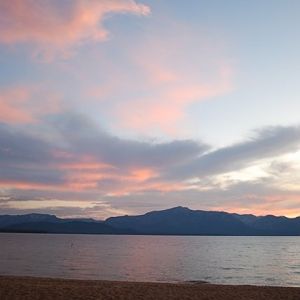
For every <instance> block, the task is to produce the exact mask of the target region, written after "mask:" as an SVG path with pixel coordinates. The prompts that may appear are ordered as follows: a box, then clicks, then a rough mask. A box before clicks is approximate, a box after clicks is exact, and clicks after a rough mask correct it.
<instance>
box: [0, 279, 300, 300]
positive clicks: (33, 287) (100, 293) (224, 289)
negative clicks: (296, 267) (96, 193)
mask: <svg viewBox="0 0 300 300" xmlns="http://www.w3.org/2000/svg"><path fill="white" fill-rule="evenodd" d="M0 299H1V300H19V299H20V300H21V299H22V300H37V299H39V300H47V299H55V300H71V299H76V300H77V299H78V300H81V299H82V300H89V299H90V300H92V299H98V300H100V299H101V300H102V299H105V300H113V299H120V300H121V299H122V300H127V299H128V300H129V299H134V300H136V299H149V300H160V299H189V300H192V299H199V300H202V299H203V300H204V299H205V300H219V299H220V300H227V299H228V300H235V299H236V300H250V299H251V300H252V299H253V300H259V299H266V300H273V299H274V300H275V299H284V300H293V299H295V300H299V299H300V288H292V287H258V286H232V285H213V284H190V283H176V284H173V283H140V282H116V281H91V280H66V279H48V278H32V277H8V276H0Z"/></svg>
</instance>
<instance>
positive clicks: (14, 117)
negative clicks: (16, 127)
mask: <svg viewBox="0 0 300 300" xmlns="http://www.w3.org/2000/svg"><path fill="white" fill-rule="evenodd" d="M59 110H60V97H59V96H58V95H57V94H55V93H51V92H49V91H44V90H43V89H41V88H35V87H31V86H15V87H10V88H3V89H0V122H4V123H32V122H35V121H36V120H37V119H38V118H39V117H40V116H43V115H46V114H51V113H55V112H58V111H59Z"/></svg>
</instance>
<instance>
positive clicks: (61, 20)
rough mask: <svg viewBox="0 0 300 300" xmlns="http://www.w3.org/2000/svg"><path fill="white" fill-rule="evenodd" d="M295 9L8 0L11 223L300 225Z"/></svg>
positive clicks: (6, 142)
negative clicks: (291, 220)
mask: <svg viewBox="0 0 300 300" xmlns="http://www.w3.org/2000/svg"><path fill="white" fill-rule="evenodd" d="M299 10H300V2H299V1H298V0H284V1H283V0H267V1H260V0H252V1H244V0H226V1H223V0H188V1H180V0H172V1H171V0H166V1H159V0H9V1H7V0H0V214H25V213H50V214H55V215H57V216H60V217H93V218H96V219H105V218H107V217H109V216H115V215H123V214H141V213H145V212H147V211H151V210H160V209H165V208H169V207H174V206H179V205H180V206H186V207H189V208H191V209H202V210H218V211H219V210H222V211H227V212H237V213H253V214H256V215H267V214H274V215H285V216H288V217H295V216H300V118H299V111H300V84H299V78H300V67H299V66H300V56H299V53H300V40H299V34H300V19H299Z"/></svg>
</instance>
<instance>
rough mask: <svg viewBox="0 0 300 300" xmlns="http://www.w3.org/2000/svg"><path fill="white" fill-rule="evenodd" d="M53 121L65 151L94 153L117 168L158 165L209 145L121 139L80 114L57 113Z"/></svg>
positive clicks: (185, 158) (184, 157)
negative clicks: (57, 115) (58, 114)
mask: <svg viewBox="0 0 300 300" xmlns="http://www.w3.org/2000/svg"><path fill="white" fill-rule="evenodd" d="M52 123H53V126H54V127H55V128H56V130H57V131H58V133H59V134H60V135H61V137H62V140H64V142H65V143H66V145H67V148H68V150H71V151H73V152H74V153H76V154H89V155H93V156H94V157H96V158H98V159H99V160H100V161H104V162H106V163H108V164H112V165H116V166H119V167H123V166H125V167H126V166H127V167H128V166H135V167H143V166H145V167H146V166H148V167H154V168H155V167H158V168H161V167H163V166H167V165H174V164H175V165H176V164H178V163H183V162H185V161H188V160H191V159H192V158H194V157H195V156H197V155H200V154H202V153H204V152H205V151H207V150H208V149H209V147H208V145H206V144H203V143H199V142H198V143H197V142H195V141H192V140H174V141H171V142H165V143H150V142H140V141H136V140H129V139H121V138H118V137H116V136H113V135H111V134H109V133H108V132H105V131H103V130H101V129H99V128H97V127H96V126H95V124H93V123H92V122H90V121H89V120H87V119H86V118H84V117H83V116H80V115H64V116H59V117H58V118H56V119H55V120H54V121H52Z"/></svg>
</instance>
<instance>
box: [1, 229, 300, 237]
mask: <svg viewBox="0 0 300 300" xmlns="http://www.w3.org/2000/svg"><path fill="white" fill-rule="evenodd" d="M1 233H5V234H10V233H18V234H47V235H48V234H49V235H53V234H59V235H116V236H216V237H300V235H292V234H290V235H286V234H285V235H283V234H282V235H279V234H276V235H275V234H274V235H271V234H256V235H254V234H253V235H242V234H235V235H233V234H231V235H230V234H175V233H174V234H170V233H168V234H161V233H81V232H78V233H77V232H43V231H5V230H0V234H1Z"/></svg>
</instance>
